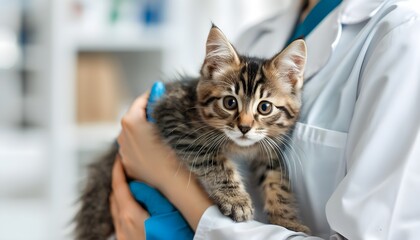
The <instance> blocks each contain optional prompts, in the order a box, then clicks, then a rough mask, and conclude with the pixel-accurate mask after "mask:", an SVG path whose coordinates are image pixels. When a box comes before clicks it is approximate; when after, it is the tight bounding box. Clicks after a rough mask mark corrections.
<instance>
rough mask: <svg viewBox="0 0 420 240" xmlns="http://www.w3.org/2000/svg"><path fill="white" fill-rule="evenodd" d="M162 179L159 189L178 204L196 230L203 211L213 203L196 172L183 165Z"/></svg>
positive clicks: (177, 206) (178, 207)
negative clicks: (193, 172) (196, 176)
mask: <svg viewBox="0 0 420 240" xmlns="http://www.w3.org/2000/svg"><path fill="white" fill-rule="evenodd" d="M162 180H163V181H161V184H159V185H158V186H157V187H158V189H159V190H160V191H161V192H162V194H164V195H165V196H166V197H167V198H168V199H169V200H170V201H171V202H172V203H173V204H174V205H175V206H176V208H177V209H178V210H179V211H180V212H181V213H182V215H183V216H184V218H185V219H186V220H187V221H188V223H189V225H190V226H191V228H192V229H193V230H194V231H195V230H196V229H197V225H198V222H199V221H200V219H201V216H202V215H203V213H204V212H205V211H206V209H207V208H208V207H210V206H211V205H213V203H212V201H211V200H210V198H209V197H208V195H207V193H206V192H205V191H204V190H203V188H202V186H201V185H200V184H199V183H198V181H197V179H196V178H195V176H194V174H192V173H190V172H189V171H188V170H187V169H186V168H185V167H183V166H180V167H179V168H178V169H177V171H176V172H172V173H170V174H168V175H167V176H166V177H163V178H162Z"/></svg>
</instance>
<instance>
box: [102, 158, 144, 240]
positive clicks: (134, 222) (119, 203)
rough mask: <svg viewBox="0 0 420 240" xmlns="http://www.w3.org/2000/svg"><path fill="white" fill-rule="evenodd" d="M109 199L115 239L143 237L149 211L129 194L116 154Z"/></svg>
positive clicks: (139, 238)
mask: <svg viewBox="0 0 420 240" xmlns="http://www.w3.org/2000/svg"><path fill="white" fill-rule="evenodd" d="M109 201H110V207H111V215H112V220H113V222H114V227H115V233H116V237H117V239H118V240H141V239H145V237H146V235H145V228H144V222H145V221H146V219H148V218H149V213H148V212H147V211H146V210H144V209H143V208H142V207H141V206H140V204H138V203H137V202H136V200H134V198H133V196H132V195H131V193H130V189H129V187H128V184H127V182H126V180H125V175H124V170H123V167H122V165H121V157H120V156H119V155H118V154H117V156H116V160H115V163H114V166H113V168H112V192H111V196H110V198H109Z"/></svg>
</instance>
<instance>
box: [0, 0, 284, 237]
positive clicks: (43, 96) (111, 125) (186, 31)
mask: <svg viewBox="0 0 420 240" xmlns="http://www.w3.org/2000/svg"><path fill="white" fill-rule="evenodd" d="M10 1H12V0H10ZM78 1H84V0H29V1H28V2H30V3H31V4H30V5H31V10H30V11H31V14H32V15H33V16H32V18H31V19H30V20H31V24H33V25H34V30H35V31H36V32H37V34H36V39H35V40H34V41H33V42H30V43H29V44H27V45H26V46H25V49H24V52H25V61H23V62H22V63H21V64H20V65H19V68H21V69H22V70H23V71H24V72H25V74H29V77H27V79H26V80H25V81H26V83H25V84H24V85H25V86H26V87H27V88H28V89H29V91H27V92H25V93H24V94H23V95H22V96H21V99H20V100H19V101H21V105H22V106H23V107H22V111H23V113H24V118H25V119H26V120H25V123H24V124H23V125H24V127H23V128H22V127H18V126H16V127H13V129H11V128H8V129H7V130H3V129H1V126H0V159H1V160H3V159H9V158H10V159H16V164H15V165H13V164H12V165H10V164H7V165H6V164H4V163H5V162H4V161H0V180H1V181H0V182H2V181H7V179H13V177H11V176H10V175H7V174H5V173H7V172H9V170H10V173H12V172H16V171H19V178H21V179H22V183H20V182H16V183H14V184H13V185H10V186H6V185H4V186H6V187H8V188H5V187H4V186H3V185H1V184H0V213H1V214H0V232H1V233H2V235H3V237H5V239H13V240H15V239H17V240H20V239H29V238H30V239H34V240H46V239H51V240H53V239H54V240H56V239H60V240H61V239H64V240H65V239H72V235H71V230H72V224H71V219H72V217H73V216H74V213H75V211H76V209H77V204H76V199H77V197H78V196H79V191H80V186H81V183H82V182H83V177H84V176H85V174H86V172H85V166H86V165H87V164H88V163H89V162H91V161H92V160H93V159H95V157H96V156H97V155H99V154H100V153H101V152H102V151H103V150H104V149H106V148H107V147H108V146H109V145H110V144H112V142H113V141H114V139H115V137H116V136H117V134H118V132H119V129H120V125H119V122H118V118H119V117H120V116H122V114H123V113H124V112H125V110H126V108H127V107H128V106H129V104H130V102H131V101H132V100H133V99H134V98H135V97H136V96H137V95H138V94H140V93H142V92H144V91H145V90H146V89H148V88H149V87H150V86H151V85H152V83H153V82H154V81H156V80H158V79H171V77H172V76H176V74H175V73H176V72H182V73H187V74H194V75H197V73H198V70H199V67H200V65H201V63H202V59H203V56H204V44H205V39H206V37H207V33H208V29H209V27H210V21H211V20H212V21H213V22H215V23H216V24H217V25H218V26H219V27H220V28H222V29H223V30H224V32H225V34H226V35H227V36H228V38H230V39H235V38H236V37H237V36H238V34H239V33H240V32H241V30H242V29H244V28H245V27H246V26H248V25H250V24H252V23H253V22H255V21H257V20H258V19H256V18H254V19H252V18H251V17H253V16H257V15H258V14H255V11H256V9H257V8H256V7H255V1H253V0H232V1H229V2H226V1H225V0H176V1H172V0H171V1H169V0H167V1H166V4H167V6H166V9H167V19H166V22H165V24H163V25H160V26H159V27H144V26H143V27H140V28H134V29H131V30H130V29H129V30H128V31H127V28H104V29H102V32H99V33H95V34H92V33H89V32H88V31H86V29H83V28H82V27H80V25H78V23H77V22H75V21H73V20H74V16H72V15H71V13H70V6H72V4H74V2H78ZM87 1H88V0H87ZM103 1H105V0H103ZM259 2H260V4H259V6H260V7H261V6H264V4H266V5H267V6H265V7H263V8H261V9H260V10H261V11H260V13H259V14H260V15H259V16H261V15H262V12H264V11H265V10H270V11H271V12H272V11H274V10H273V9H275V8H274V7H273V5H274V4H276V3H274V2H276V1H275V0H264V1H259ZM244 4H249V6H251V5H252V6H253V7H252V8H250V7H249V6H248V7H245V6H244ZM232 13H237V15H235V14H232ZM265 16H266V15H265ZM245 20H246V21H245ZM96 53H101V54H107V55H109V56H111V57H112V58H113V59H115V60H116V61H117V62H118V63H119V65H120V66H121V71H122V72H123V73H124V75H123V80H122V82H123V83H124V84H125V85H126V87H125V92H124V96H125V98H123V99H122V101H121V105H120V110H119V113H118V117H116V119H115V121H111V122H100V123H99V122H96V123H84V124H79V123H78V122H77V104H76V96H77V86H76V84H75V83H76V78H77V60H78V58H79V57H80V55H83V54H96ZM0 78H1V76H0ZM0 87H2V85H1V83H0ZM2 164H3V165H2ZM5 166H6V167H5ZM19 168H22V170H16V169H19ZM2 171H4V172H2ZM29 173H31V174H32V175H31V174H29ZM2 177H3V178H2ZM28 189H33V191H35V190H36V193H31V191H32V190H28ZM22 193H25V194H28V196H26V195H25V194H24V195H25V196H22ZM2 194H5V195H2ZM22 228H25V229H26V230H25V231H20V229H22ZM0 239H2V237H0Z"/></svg>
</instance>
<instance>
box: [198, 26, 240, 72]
mask: <svg viewBox="0 0 420 240" xmlns="http://www.w3.org/2000/svg"><path fill="white" fill-rule="evenodd" d="M239 64H240V60H239V56H238V54H237V53H236V50H235V48H234V47H233V46H232V44H230V42H229V41H228V40H227V38H226V37H225V35H224V34H223V33H222V31H220V29H219V28H218V27H216V26H215V25H214V24H213V26H212V27H211V29H210V33H209V36H208V37H207V43H206V58H205V60H204V63H203V66H202V68H201V73H202V75H203V76H204V77H206V78H207V79H212V78H213V75H214V73H217V72H221V71H222V70H223V69H224V68H225V67H227V66H232V65H236V66H239Z"/></svg>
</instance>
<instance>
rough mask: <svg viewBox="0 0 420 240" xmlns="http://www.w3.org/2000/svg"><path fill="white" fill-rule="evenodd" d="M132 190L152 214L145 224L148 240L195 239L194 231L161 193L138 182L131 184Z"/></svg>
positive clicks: (135, 196)
mask: <svg viewBox="0 0 420 240" xmlns="http://www.w3.org/2000/svg"><path fill="white" fill-rule="evenodd" d="M130 190H131V193H132V194H133V196H134V198H135V199H136V200H137V201H139V202H140V203H142V204H143V206H145V207H146V209H147V211H148V212H149V214H150V218H148V219H147V220H146V221H145V223H144V226H145V229H146V239H147V240H150V239H152V240H155V239H156V240H157V239H159V240H169V239H183V240H189V239H193V237H194V232H193V230H192V229H191V228H190V226H189V225H188V223H187V222H186V221H185V219H184V218H183V217H182V215H181V214H180V213H179V211H178V210H177V209H176V208H175V207H174V206H173V205H172V204H171V203H170V202H169V201H168V200H167V199H166V198H165V197H164V196H163V195H162V194H161V193H160V192H158V191H157V190H156V189H154V188H151V187H150V186H148V185H147V184H145V183H141V182H137V181H133V182H131V183H130ZM162 229H165V230H164V231H162Z"/></svg>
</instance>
